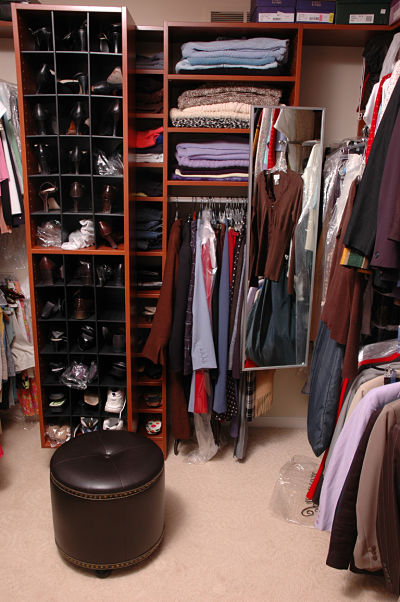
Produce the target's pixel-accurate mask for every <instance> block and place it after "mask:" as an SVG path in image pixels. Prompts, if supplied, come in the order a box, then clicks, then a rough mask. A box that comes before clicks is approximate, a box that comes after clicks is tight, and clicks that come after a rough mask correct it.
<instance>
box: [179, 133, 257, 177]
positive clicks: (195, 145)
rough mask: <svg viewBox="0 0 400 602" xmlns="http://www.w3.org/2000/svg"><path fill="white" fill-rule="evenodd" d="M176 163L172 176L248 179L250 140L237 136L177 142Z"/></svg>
mask: <svg viewBox="0 0 400 602" xmlns="http://www.w3.org/2000/svg"><path fill="white" fill-rule="evenodd" d="M175 157H176V160H177V162H178V166H177V167H176V169H175V171H174V173H173V174H172V179H173V180H213V181H221V180H230V181H233V182H243V181H246V180H247V179H248V169H249V143H248V141H246V140H245V139H243V138H241V137H239V136H226V137H225V138H219V139H217V140H215V139H212V138H211V139H208V140H205V141H204V142H180V143H179V144H177V145H176V153H175Z"/></svg>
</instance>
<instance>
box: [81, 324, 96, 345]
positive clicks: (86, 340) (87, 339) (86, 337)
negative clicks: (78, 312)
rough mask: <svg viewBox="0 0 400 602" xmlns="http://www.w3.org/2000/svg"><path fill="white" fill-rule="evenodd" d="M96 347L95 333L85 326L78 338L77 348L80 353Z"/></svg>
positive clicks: (90, 327) (91, 328)
mask: <svg viewBox="0 0 400 602" xmlns="http://www.w3.org/2000/svg"><path fill="white" fill-rule="evenodd" d="M95 345H96V332H95V329H94V328H93V326H89V325H88V324H86V325H85V326H83V327H82V330H81V333H80V335H79V337H78V347H79V349H80V350H81V351H87V350H88V349H92V347H94V346H95Z"/></svg>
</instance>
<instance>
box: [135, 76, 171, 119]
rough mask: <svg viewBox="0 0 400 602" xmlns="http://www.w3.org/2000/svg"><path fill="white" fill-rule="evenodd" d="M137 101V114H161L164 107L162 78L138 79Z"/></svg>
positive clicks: (147, 77) (148, 77)
mask: <svg viewBox="0 0 400 602" xmlns="http://www.w3.org/2000/svg"><path fill="white" fill-rule="evenodd" d="M135 101H136V112H137V113H161V112H162V110H163V106H164V105H163V102H164V95H163V83H162V78H161V77H150V76H149V75H147V76H146V77H140V76H139V77H137V78H136V94H135Z"/></svg>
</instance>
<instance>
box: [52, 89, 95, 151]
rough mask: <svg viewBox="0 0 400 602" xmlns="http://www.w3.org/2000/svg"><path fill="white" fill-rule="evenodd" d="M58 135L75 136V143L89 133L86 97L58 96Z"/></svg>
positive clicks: (88, 113) (88, 112)
mask: <svg viewBox="0 0 400 602" xmlns="http://www.w3.org/2000/svg"><path fill="white" fill-rule="evenodd" d="M58 115H59V118H58V119H59V133H60V136H69V137H72V136H73V137H76V138H77V143H80V141H81V140H82V139H83V138H84V137H86V136H89V134H90V122H91V121H90V111H89V99H88V98H80V97H79V98H78V100H77V98H76V96H64V97H61V96H60V97H59V98H58Z"/></svg>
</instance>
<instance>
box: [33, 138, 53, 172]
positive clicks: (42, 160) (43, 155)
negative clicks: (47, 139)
mask: <svg viewBox="0 0 400 602" xmlns="http://www.w3.org/2000/svg"><path fill="white" fill-rule="evenodd" d="M34 149H35V153H36V158H37V160H38V163H39V168H40V173H41V175H42V176H48V175H49V174H50V164H49V145H48V144H34Z"/></svg>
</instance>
